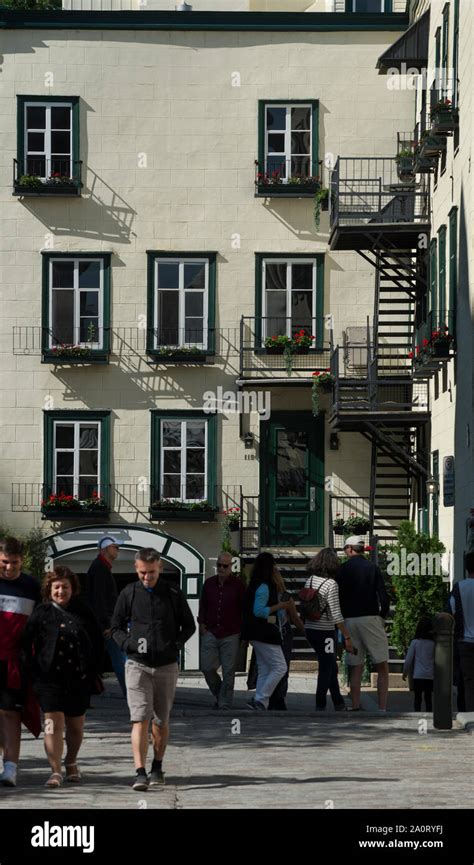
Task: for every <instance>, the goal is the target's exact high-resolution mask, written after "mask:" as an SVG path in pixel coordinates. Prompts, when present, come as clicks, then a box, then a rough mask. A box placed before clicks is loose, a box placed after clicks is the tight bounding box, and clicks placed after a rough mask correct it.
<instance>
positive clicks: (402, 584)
mask: <svg viewBox="0 0 474 865" xmlns="http://www.w3.org/2000/svg"><path fill="white" fill-rule="evenodd" d="M403 550H406V555H407V556H408V554H409V553H415V554H417V555H418V556H420V557H421V556H422V554H423V553H425V554H438V556H441V554H442V553H444V551H445V547H444V544H443V543H442V542H441V541H440V540H439V539H438V538H436V537H431V536H430V535H428V534H426V533H425V532H417V530H416V528H415V526H414V524H413V523H412V522H410V521H409V520H403V521H402V522H401V523H400V528H399V530H398V534H397V542H396V544H392V545H385V546H384V547H383V548H382V549H381V551H380V552H381V553H383V554H384V556H385V562H384V560H383V559H382V557H381V555H380V553H379V564H380V567H381V569H382V570H385V574H386V575H387V583H391V585H392V587H393V592H394V595H395V598H396V602H395V614H394V618H393V626H392V632H391V643H392V645H394V646H395V647H396V649H397V651H398V652H399V653H400V654H405V652H406V651H407V649H408V646H409V644H410V642H411V640H412V639H413V638H414V636H415V631H416V626H417V624H418V621H419V620H420V618H421V617H422V616H433V615H435V614H436V613H439V612H441V611H442V610H443V609H444V606H445V604H446V599H447V594H448V590H447V587H446V584H445V583H444V581H443V576H442V574H440V573H439V574H437V573H433V571H436V567H435V562H434V561H433V560H431V563H430V558H431V557H430V556H427V561H426V567H425V571H426V570H428V571H431V573H426V572H425V573H421V574H416V575H411V574H408V573H405V574H403V573H393V574H392V573H391V572H390V565H387V556H388V553H391V554H392V556H393V554H397V555H398V557H399V561H400V562H403V556H402V551H403ZM392 556H390V558H391V559H392ZM392 561H393V559H392ZM406 570H407V571H408V570H409V568H408V567H407V568H406ZM419 570H421V569H419Z"/></svg>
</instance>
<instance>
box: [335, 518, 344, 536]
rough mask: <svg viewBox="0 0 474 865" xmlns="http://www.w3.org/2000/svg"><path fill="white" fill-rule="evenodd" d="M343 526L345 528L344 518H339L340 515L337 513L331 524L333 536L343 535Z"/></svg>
mask: <svg viewBox="0 0 474 865" xmlns="http://www.w3.org/2000/svg"><path fill="white" fill-rule="evenodd" d="M344 526H345V521H344V518H343V517H341V515H340V514H339V513H338V514H336V518H335V519H334V520H333V523H332V528H333V531H334V534H336V535H343V534H344Z"/></svg>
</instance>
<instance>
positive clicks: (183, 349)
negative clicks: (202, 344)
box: [157, 345, 205, 357]
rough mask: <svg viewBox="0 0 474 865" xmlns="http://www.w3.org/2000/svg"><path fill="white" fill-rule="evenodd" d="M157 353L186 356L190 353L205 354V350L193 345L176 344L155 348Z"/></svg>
mask: <svg viewBox="0 0 474 865" xmlns="http://www.w3.org/2000/svg"><path fill="white" fill-rule="evenodd" d="M157 354H159V355H160V357H186V356H188V355H191V354H205V351H203V350H202V348H198V347H197V346H195V345H191V346H185V345H180V346H176V347H175V348H172V347H171V346H164V345H163V346H160V348H158V349H157Z"/></svg>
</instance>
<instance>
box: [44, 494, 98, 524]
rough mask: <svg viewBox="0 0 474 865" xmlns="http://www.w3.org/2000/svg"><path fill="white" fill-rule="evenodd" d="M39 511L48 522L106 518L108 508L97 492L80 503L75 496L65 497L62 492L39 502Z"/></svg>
mask: <svg viewBox="0 0 474 865" xmlns="http://www.w3.org/2000/svg"><path fill="white" fill-rule="evenodd" d="M41 511H42V513H43V515H44V517H47V518H48V519H50V520H53V519H56V520H57V519H60V520H68V519H76V518H80V517H83V516H86V517H90V516H107V515H108V513H109V506H108V504H107V502H106V500H105V498H104V497H103V496H102V495H100V494H99V493H97V492H95V491H94V492H93V493H92V494H91V496H90V498H88V499H84V500H83V501H81V500H80V499H78V498H77V497H76V496H71V495H66V494H65V493H64V492H60V493H50V495H48V496H47V497H46V498H45V499H43V500H42V502H41Z"/></svg>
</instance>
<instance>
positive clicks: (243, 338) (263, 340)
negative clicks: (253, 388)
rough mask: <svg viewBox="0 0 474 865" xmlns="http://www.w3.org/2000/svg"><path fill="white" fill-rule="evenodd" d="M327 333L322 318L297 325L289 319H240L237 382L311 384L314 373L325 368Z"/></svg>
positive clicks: (328, 348) (295, 321) (261, 317)
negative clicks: (238, 375)
mask: <svg viewBox="0 0 474 865" xmlns="http://www.w3.org/2000/svg"><path fill="white" fill-rule="evenodd" d="M329 333H330V332H328V330H327V329H325V322H324V318H323V317H322V316H315V317H314V318H313V319H312V321H311V322H309V323H301V324H300V323H299V322H298V321H297V320H295V319H293V318H291V317H288V318H284V317H278V318H277V317H275V316H272V317H270V316H242V318H241V321H240V380H241V381H245V382H247V381H248V382H249V383H250V382H255V381H262V382H268V383H269V384H270V383H272V382H274V383H279V384H286V383H288V384H290V383H291V382H292V381H294V382H296V383H298V384H301V383H302V382H303V380H304V382H305V384H307V385H311V384H312V374H313V372H314V370H315V369H318V368H319V369H323V370H324V369H326V368H327V367H328V366H329V357H330V348H331V346H330V341H329V340H327V341H325V340H324V336H325V334H328V336H329Z"/></svg>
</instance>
